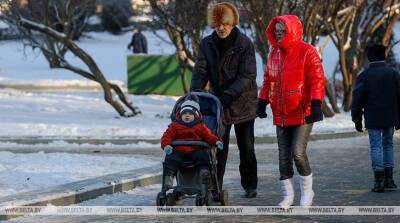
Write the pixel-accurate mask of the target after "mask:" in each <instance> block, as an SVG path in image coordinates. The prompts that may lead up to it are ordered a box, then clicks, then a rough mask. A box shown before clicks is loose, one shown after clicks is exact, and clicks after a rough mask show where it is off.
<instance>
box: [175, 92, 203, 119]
mask: <svg viewBox="0 0 400 223" xmlns="http://www.w3.org/2000/svg"><path fill="white" fill-rule="evenodd" d="M198 101H199V99H198V97H197V96H196V95H188V96H187V97H186V98H185V101H184V102H183V103H182V104H181V110H180V112H179V114H180V115H181V116H182V114H183V113H185V112H190V113H192V114H193V115H194V116H195V117H199V113H200V105H199V103H198Z"/></svg>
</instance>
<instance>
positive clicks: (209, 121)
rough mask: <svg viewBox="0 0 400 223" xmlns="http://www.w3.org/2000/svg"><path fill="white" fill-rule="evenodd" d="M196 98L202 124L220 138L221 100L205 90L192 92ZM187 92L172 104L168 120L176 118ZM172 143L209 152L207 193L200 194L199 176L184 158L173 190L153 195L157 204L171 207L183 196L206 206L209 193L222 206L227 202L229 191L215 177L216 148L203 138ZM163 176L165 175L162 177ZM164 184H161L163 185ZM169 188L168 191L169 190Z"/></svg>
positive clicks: (222, 128)
mask: <svg viewBox="0 0 400 223" xmlns="http://www.w3.org/2000/svg"><path fill="white" fill-rule="evenodd" d="M191 94H194V95H197V97H198V98H199V104H200V112H201V113H202V115H203V121H204V123H205V125H206V126H207V127H208V128H209V129H210V130H211V132H212V133H213V134H215V135H216V136H218V137H222V136H223V135H224V133H225V126H224V125H223V110H222V105H221V102H220V101H219V100H218V98H217V97H215V96H214V95H212V94H209V93H205V92H191ZM186 97H187V95H184V96H182V97H181V98H179V99H178V101H177V102H176V103H175V106H174V108H173V110H172V113H171V120H172V121H176V116H175V114H176V112H177V111H179V109H180V106H181V104H182V103H183V101H184V100H185V98H186ZM171 146H173V147H174V146H198V147H200V148H199V149H206V150H207V152H208V154H209V158H210V159H209V160H210V162H211V163H210V166H211V170H210V172H211V175H210V179H209V187H208V193H206V196H205V197H201V196H200V191H201V188H200V186H201V177H200V175H199V173H198V172H197V171H196V168H195V164H194V162H193V161H190V160H189V161H185V162H184V163H183V165H182V167H181V168H179V169H178V171H177V174H176V182H177V185H176V186H174V187H173V188H172V192H170V193H167V195H166V196H165V195H164V196H161V195H162V194H161V193H162V192H160V193H158V195H157V198H156V204H157V206H164V205H167V206H174V205H177V204H179V203H180V202H181V201H182V199H186V198H195V199H196V206H203V205H209V194H210V192H211V193H212V194H213V198H214V200H219V201H220V203H221V205H228V192H227V191H225V190H221V189H220V186H219V182H218V177H217V160H216V154H217V148H216V147H215V146H211V145H209V144H207V143H206V142H203V141H173V142H172V145H171ZM163 179H164V176H163ZM162 187H164V185H162ZM170 191H171V190H170Z"/></svg>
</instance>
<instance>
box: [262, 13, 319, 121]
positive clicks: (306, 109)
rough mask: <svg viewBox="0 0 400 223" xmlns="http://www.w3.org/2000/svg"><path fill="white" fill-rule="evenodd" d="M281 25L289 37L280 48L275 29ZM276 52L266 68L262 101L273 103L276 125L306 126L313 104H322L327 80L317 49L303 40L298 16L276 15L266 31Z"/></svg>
mask: <svg viewBox="0 0 400 223" xmlns="http://www.w3.org/2000/svg"><path fill="white" fill-rule="evenodd" d="M278 21H279V22H282V23H283V24H284V25H285V28H286V34H285V37H284V39H283V40H282V42H281V43H280V44H279V45H278V42H277V41H276V39H275V35H274V29H275V24H276V23H277V22H278ZM265 32H266V35H267V38H268V40H269V42H270V43H271V45H272V47H273V49H272V51H271V53H270V54H269V56H268V61H267V64H266V66H265V73H264V82H263V85H262V88H261V90H260V93H259V96H258V97H259V98H260V99H262V100H266V101H268V102H269V103H270V104H271V109H272V113H273V116H274V125H279V126H294V125H303V124H305V120H304V118H305V117H306V116H309V115H310V112H311V108H310V106H311V101H312V100H320V101H321V102H323V100H324V95H325V77H324V71H323V68H322V65H321V59H320V57H319V55H318V52H317V50H316V49H315V48H314V47H313V46H312V45H310V44H308V43H306V42H303V41H302V40H301V38H302V34H303V28H302V24H301V22H300V20H299V18H298V17H297V16H295V15H285V16H277V17H275V18H273V19H272V20H271V22H270V23H269V25H268V28H267V30H266V31H265Z"/></svg>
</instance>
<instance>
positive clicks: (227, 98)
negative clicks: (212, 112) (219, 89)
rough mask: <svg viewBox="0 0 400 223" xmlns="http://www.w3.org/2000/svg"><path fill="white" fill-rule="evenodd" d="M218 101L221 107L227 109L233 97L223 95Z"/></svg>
mask: <svg viewBox="0 0 400 223" xmlns="http://www.w3.org/2000/svg"><path fill="white" fill-rule="evenodd" d="M219 100H220V101H221V103H222V106H223V107H224V108H227V107H229V106H230V105H231V104H232V101H233V97H232V96H231V95H229V94H227V93H224V94H222V96H221V98H220V99H219Z"/></svg>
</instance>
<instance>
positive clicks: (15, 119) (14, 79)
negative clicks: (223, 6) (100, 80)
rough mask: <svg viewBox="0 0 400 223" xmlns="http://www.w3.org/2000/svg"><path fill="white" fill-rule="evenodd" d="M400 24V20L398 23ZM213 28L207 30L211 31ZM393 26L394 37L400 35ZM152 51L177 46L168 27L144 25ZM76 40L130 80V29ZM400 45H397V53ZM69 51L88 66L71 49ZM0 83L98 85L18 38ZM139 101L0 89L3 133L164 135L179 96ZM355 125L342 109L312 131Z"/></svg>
mask: <svg viewBox="0 0 400 223" xmlns="http://www.w3.org/2000/svg"><path fill="white" fill-rule="evenodd" d="M395 29H396V30H400V24H397V25H396V28H395ZM209 31H210V30H208V32H209ZM399 33H400V32H397V31H395V36H396V37H395V39H398V38H400V36H399ZM144 34H145V36H146V37H147V38H148V42H149V53H150V54H172V53H174V52H175V49H174V47H173V46H172V45H171V44H170V43H168V42H165V41H162V40H161V39H160V38H159V37H157V35H159V36H162V37H163V38H164V39H166V40H168V38H167V36H166V33H165V32H164V31H161V30H159V31H157V35H155V34H154V33H153V32H150V31H145V32H144ZM88 36H89V37H88V38H82V40H80V42H79V43H78V44H79V45H80V46H81V47H82V48H83V49H85V50H86V51H87V52H88V53H89V54H90V55H92V56H93V58H94V59H95V61H96V62H97V63H98V65H99V66H100V68H101V69H102V70H103V72H104V74H105V75H106V77H107V78H108V79H109V80H113V81H115V82H117V83H119V84H121V85H124V84H125V83H126V78H127V73H126V72H127V65H126V56H127V55H128V54H129V53H130V52H129V51H128V50H127V48H126V46H127V44H128V43H129V41H130V38H131V33H125V34H122V35H119V36H113V35H111V34H108V33H89V34H88ZM399 51H400V46H397V47H396V48H395V52H396V54H398V53H397V52H399ZM67 57H69V58H71V60H72V61H75V62H76V64H78V66H81V67H84V64H82V63H81V62H79V61H78V60H77V59H76V58H74V57H73V56H72V55H68V56H67ZM336 61H337V52H336V49H335V48H334V46H333V44H332V43H329V44H328V46H327V48H326V49H325V53H324V60H323V63H324V69H325V71H326V74H327V75H331V73H332V71H333V67H334V66H335V64H336ZM262 67H263V65H262V61H261V59H260V57H259V56H257V70H258V74H257V82H258V84H259V85H260V84H261V83H262V78H263V77H262V73H263V68H262ZM0 84H24V85H26V84H32V85H39V86H60V87H68V86H96V84H95V83H93V82H90V81H87V80H85V79H83V78H81V77H80V76H78V75H76V74H74V73H71V72H69V71H66V70H60V69H49V68H48V64H47V62H46V61H45V59H44V58H43V56H42V55H41V53H40V52H38V51H34V52H32V50H31V49H29V48H26V49H25V50H24V47H23V45H22V44H21V43H19V42H16V41H2V42H0ZM130 98H131V99H132V100H133V102H134V103H135V104H136V105H137V106H139V107H140V109H141V110H142V112H143V115H140V116H137V117H134V118H129V119H125V118H122V119H121V118H116V116H117V115H116V112H115V111H114V110H113V109H112V108H111V106H110V105H108V104H107V103H106V102H104V100H103V96H102V94H101V93H98V92H92V93H76V92H62V93H60V92H56V93H49V92H47V93H43V92H42V93H41V92H28V91H18V90H10V89H1V90H0V111H1V112H0V120H1V125H2V128H0V137H4V136H6V137H7V136H16V137H19V136H21V137H23V136H35V137H36V136H39V137H88V138H114V137H131V138H152V139H157V138H159V137H160V136H161V134H162V133H163V131H164V130H165V128H166V127H167V125H168V123H169V119H168V114H169V112H170V110H171V109H172V107H173V105H174V103H175V101H176V99H177V98H176V97H166V96H156V95H148V96H139V95H130ZM268 112H269V118H267V119H263V120H259V119H257V120H256V126H255V134H256V135H257V136H263V135H274V134H275V128H274V126H272V120H271V118H270V117H271V116H272V115H271V111H270V110H268ZM344 131H353V123H352V122H351V120H350V117H349V114H347V113H342V114H338V115H336V116H335V117H334V118H330V119H329V118H327V119H326V120H324V121H323V122H321V123H317V124H316V125H315V127H314V133H315V132H318V133H327V132H344Z"/></svg>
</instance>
